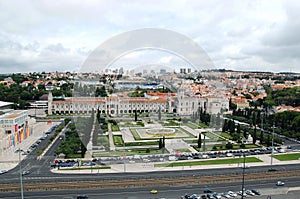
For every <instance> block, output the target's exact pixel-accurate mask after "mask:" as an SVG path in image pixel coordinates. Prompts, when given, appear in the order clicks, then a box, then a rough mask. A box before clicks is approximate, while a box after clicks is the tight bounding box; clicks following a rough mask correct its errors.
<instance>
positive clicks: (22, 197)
mask: <svg viewBox="0 0 300 199" xmlns="http://www.w3.org/2000/svg"><path fill="white" fill-rule="evenodd" d="M16 152H18V153H19V171H20V185H21V199H24V192H23V177H22V166H21V152H24V151H23V150H22V149H20V148H19V149H18V150H17V151H16Z"/></svg>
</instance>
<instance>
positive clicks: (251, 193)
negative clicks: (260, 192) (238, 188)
mask: <svg viewBox="0 0 300 199" xmlns="http://www.w3.org/2000/svg"><path fill="white" fill-rule="evenodd" d="M246 194H247V195H249V196H255V193H253V192H252V191H251V190H246Z"/></svg>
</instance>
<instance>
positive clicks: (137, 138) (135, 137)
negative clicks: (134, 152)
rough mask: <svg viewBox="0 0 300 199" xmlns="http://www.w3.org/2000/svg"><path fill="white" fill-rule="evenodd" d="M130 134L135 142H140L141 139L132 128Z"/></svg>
mask: <svg viewBox="0 0 300 199" xmlns="http://www.w3.org/2000/svg"><path fill="white" fill-rule="evenodd" d="M130 132H131V134H132V135H133V137H134V139H135V140H141V137H140V136H139V134H138V133H137V132H136V130H135V129H134V128H130Z"/></svg>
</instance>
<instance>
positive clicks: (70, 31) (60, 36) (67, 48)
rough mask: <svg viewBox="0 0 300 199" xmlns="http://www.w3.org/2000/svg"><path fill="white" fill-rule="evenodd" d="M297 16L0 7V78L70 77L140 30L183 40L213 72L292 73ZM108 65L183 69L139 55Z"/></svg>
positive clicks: (274, 7) (46, 4) (155, 54)
mask: <svg viewBox="0 0 300 199" xmlns="http://www.w3.org/2000/svg"><path fill="white" fill-rule="evenodd" d="M299 10H300V3H299V1H296V0H295V1H276V0H269V1H267V0H264V1H262V0H261V1H255V0H249V1H246V0H244V1H240V0H238V1H230V0H229V1H223V0H215V1H214V0H213V1H209V2H208V1H199V0H195V1H192V0H191V1H188V0H187V1H184V0H178V1H170V0H166V1H164V0H126V1H113V0H112V1H107V0H103V1H96V0H90V1H79V0H78V1H77V0H72V1H71V0H70V1H68V0H65V1H52V0H49V1H47V0H46V1H42V0H41V1H40V0H31V1H26V0H20V1H17V0H11V1H7V0H0V24H1V26H0V27H1V28H0V73H11V72H34V71H39V72H40V71H78V70H80V68H81V67H82V65H83V63H84V62H85V60H86V59H87V58H88V56H89V55H90V54H91V53H92V52H93V51H94V50H95V49H96V48H97V47H98V46H101V44H102V43H104V42H105V41H107V40H109V39H110V38H112V37H114V36H116V35H119V34H122V33H124V32H128V31H132V30H137V29H143V28H159V29H167V30H171V31H174V32H177V33H180V34H182V35H185V36H186V37H188V38H190V39H191V40H193V41H194V42H196V43H197V44H198V45H199V46H200V47H201V48H202V49H203V50H204V52H206V54H207V55H208V56H209V57H210V59H211V60H212V62H213V63H214V65H215V67H216V68H226V69H233V70H251V71H272V72H280V71H287V72H300V67H299V63H300V36H299V35H300V20H298V19H299V18H300V12H299ZM132 50H134V49H132ZM114 64H116V65H124V66H125V65H135V64H143V65H149V64H163V65H172V64H173V65H176V64H177V65H184V64H186V62H185V61H183V60H182V59H180V58H179V57H178V56H175V55H173V54H171V53H166V52H161V51H155V50H149V51H147V50H143V51H130V53H127V54H124V56H122V57H118V59H117V60H116V61H115V62H114Z"/></svg>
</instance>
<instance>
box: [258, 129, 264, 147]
mask: <svg viewBox="0 0 300 199" xmlns="http://www.w3.org/2000/svg"><path fill="white" fill-rule="evenodd" d="M259 143H260V144H263V143H264V132H263V131H260V135H259Z"/></svg>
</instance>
